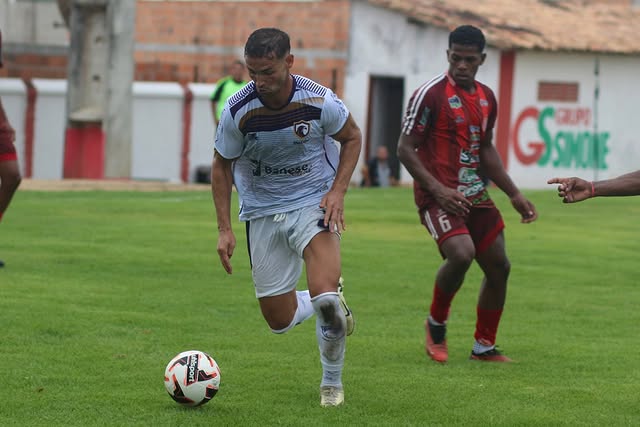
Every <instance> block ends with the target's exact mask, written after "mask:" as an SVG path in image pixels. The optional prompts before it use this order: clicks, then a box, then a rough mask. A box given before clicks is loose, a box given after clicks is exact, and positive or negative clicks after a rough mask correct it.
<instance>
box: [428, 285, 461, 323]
mask: <svg viewBox="0 0 640 427" xmlns="http://www.w3.org/2000/svg"><path fill="white" fill-rule="evenodd" d="M454 296H456V293H455V292H453V293H447V292H445V291H443V290H442V289H440V287H438V284H437V283H436V284H434V285H433V300H431V310H430V312H429V314H430V315H431V318H432V319H433V320H435V321H436V322H438V323H444V322H446V321H447V319H448V318H449V309H450V308H451V301H453V297H454Z"/></svg>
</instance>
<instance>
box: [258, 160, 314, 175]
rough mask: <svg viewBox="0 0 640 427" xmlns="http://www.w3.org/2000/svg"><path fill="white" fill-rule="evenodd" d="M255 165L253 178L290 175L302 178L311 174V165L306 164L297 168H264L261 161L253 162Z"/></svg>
mask: <svg viewBox="0 0 640 427" xmlns="http://www.w3.org/2000/svg"><path fill="white" fill-rule="evenodd" d="M251 163H253V165H254V168H253V171H252V172H253V176H263V175H264V176H269V175H289V176H302V175H306V174H308V173H310V172H311V165H310V164H308V163H305V164H303V165H297V166H263V165H262V162H261V161H258V160H251Z"/></svg>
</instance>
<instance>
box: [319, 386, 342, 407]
mask: <svg viewBox="0 0 640 427" xmlns="http://www.w3.org/2000/svg"><path fill="white" fill-rule="evenodd" d="M343 403H344V389H342V388H341V387H335V386H324V387H320V406H322V407H324V408H326V407H329V406H339V405H342V404H343Z"/></svg>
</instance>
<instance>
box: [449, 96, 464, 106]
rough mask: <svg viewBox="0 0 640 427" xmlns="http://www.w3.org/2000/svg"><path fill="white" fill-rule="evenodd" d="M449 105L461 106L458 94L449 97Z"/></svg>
mask: <svg viewBox="0 0 640 427" xmlns="http://www.w3.org/2000/svg"><path fill="white" fill-rule="evenodd" d="M449 107H451V108H454V109H455V108H462V102H461V101H460V98H458V95H453V96H452V97H451V98H449Z"/></svg>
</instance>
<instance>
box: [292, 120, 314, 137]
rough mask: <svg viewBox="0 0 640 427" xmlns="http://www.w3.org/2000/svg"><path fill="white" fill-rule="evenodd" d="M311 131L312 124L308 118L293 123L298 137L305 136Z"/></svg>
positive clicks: (294, 131)
mask: <svg viewBox="0 0 640 427" xmlns="http://www.w3.org/2000/svg"><path fill="white" fill-rule="evenodd" d="M309 132H311V124H310V123H309V122H307V121H306V120H300V121H298V122H295V123H294V124H293V133H295V134H296V136H297V137H298V138H305V137H306V136H307V135H309Z"/></svg>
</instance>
